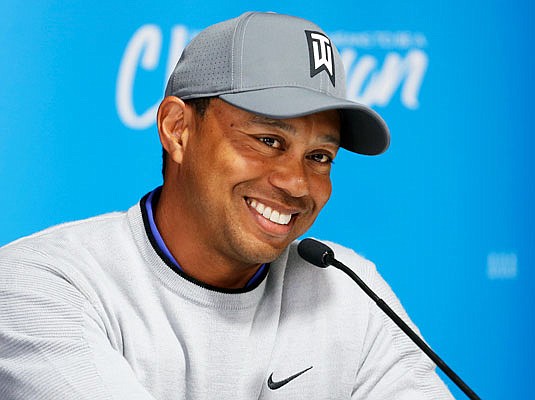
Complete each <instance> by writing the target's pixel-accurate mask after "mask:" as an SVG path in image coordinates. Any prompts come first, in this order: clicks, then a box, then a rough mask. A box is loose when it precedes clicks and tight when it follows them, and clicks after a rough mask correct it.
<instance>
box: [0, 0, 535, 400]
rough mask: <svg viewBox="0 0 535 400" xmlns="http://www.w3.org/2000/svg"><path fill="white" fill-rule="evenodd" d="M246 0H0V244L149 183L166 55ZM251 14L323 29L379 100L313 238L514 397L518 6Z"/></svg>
mask: <svg viewBox="0 0 535 400" xmlns="http://www.w3.org/2000/svg"><path fill="white" fill-rule="evenodd" d="M288 3H290V4H288ZM251 7H252V6H251V5H250V2H246V1H233V2H232V3H230V4H228V3H227V2H221V1H214V0H205V1H203V2H201V3H197V2H180V1H176V0H175V1H169V0H161V1H159V2H157V7H156V6H155V3H150V2H146V1H133V0H130V1H128V2H121V1H115V2H98V1H96V2H91V4H90V2H83V1H74V0H73V1H53V0H47V1H29V2H25V3H20V2H15V1H9V0H8V1H7V2H6V1H4V2H2V3H0V21H1V23H0V52H1V57H0V89H1V93H2V95H1V96H0V129H1V134H0V188H1V195H0V208H1V209H2V213H1V214H0V245H2V244H5V243H8V242H9V241H11V240H14V239H16V238H18V237H20V236H23V235H26V234H29V233H32V232H34V231H36V230H39V229H42V228H45V227H47V226H49V225H52V224H57V223H60V222H64V221H69V220H74V219H80V218H83V217H89V216H92V215H95V214H99V213H103V212H107V211H112V210H123V209H126V208H128V207H129V206H130V205H132V204H134V203H135V202H136V201H138V199H139V198H140V196H141V195H143V194H144V193H146V192H147V191H149V190H151V189H152V188H153V187H155V186H157V185H159V184H160V183H161V175H160V146H159V142H158V137H157V133H156V128H155V125H154V123H153V120H154V111H155V110H154V106H155V105H156V104H158V102H159V101H160V100H161V98H162V94H163V88H164V86H165V82H166V78H167V75H168V73H169V68H170V66H173V65H174V63H175V61H176V59H177V58H178V55H179V54H180V51H181V49H182V48H183V46H184V44H185V43H186V42H187V41H188V40H189V39H190V38H191V36H192V35H194V34H195V33H196V32H197V31H198V30H200V29H202V28H204V27H206V26H207V25H210V24H212V23H215V22H218V21H220V20H223V19H227V18H230V17H234V16H236V15H239V14H241V13H242V12H243V11H246V10H248V9H249V8H251ZM254 8H255V9H258V10H262V11H268V10H271V11H277V12H282V13H289V14H294V15H299V16H302V17H305V18H308V19H311V20H313V21H315V22H316V23H318V24H319V25H320V26H322V27H323V28H324V29H325V30H326V31H327V32H328V33H330V34H331V35H332V38H333V40H334V41H335V43H336V44H337V45H338V46H339V48H340V50H341V52H342V54H343V57H344V62H345V64H346V68H347V70H348V91H349V94H350V96H351V97H352V98H354V99H357V100H359V101H364V102H366V103H368V104H369V105H371V106H373V107H374V108H375V109H376V110H377V111H379V112H380V113H381V114H382V115H383V116H384V118H385V119H386V121H387V122H388V124H389V126H390V128H391V132H392V144H391V148H390V150H389V151H388V152H387V153H385V154H384V155H381V156H379V157H365V156H357V155H354V154H350V153H347V152H345V151H342V152H341V153H340V156H339V157H338V158H337V160H336V164H335V166H334V170H333V181H334V193H333V197H332V199H331V202H330V203H329V204H328V206H327V207H326V209H325V210H324V212H323V214H322V216H321V217H320V218H319V219H318V221H317V223H316V224H315V225H314V227H313V228H312V231H311V232H310V234H311V235H313V236H316V237H320V238H325V239H330V240H334V241H338V242H340V243H342V244H345V245H347V246H350V247H352V248H354V249H356V250H357V251H358V252H360V253H362V254H364V255H365V256H367V257H368V258H370V259H372V260H373V261H375V262H376V264H377V265H378V268H379V270H380V271H381V272H382V274H383V275H384V276H385V278H386V279H387V280H388V281H389V283H390V284H391V286H392V287H393V288H394V290H395V291H396V293H397V294H398V295H399V297H400V298H401V300H402V302H403V303H404V305H405V306H406V308H407V309H408V311H409V313H410V315H411V316H412V318H413V319H414V320H415V322H416V323H417V324H418V325H419V327H420V328H421V330H422V332H423V333H424V335H425V337H426V339H427V341H428V342H429V343H430V344H431V345H432V346H433V347H434V349H435V350H436V351H437V352H438V353H439V354H440V355H441V356H442V357H443V358H444V359H445V360H446V362H448V363H449V364H450V365H451V366H452V367H453V368H454V369H455V370H456V371H457V372H458V373H459V374H460V375H461V376H462V377H463V378H464V379H465V380H466V381H467V382H468V383H469V384H470V385H471V386H472V387H473V388H474V389H475V390H476V391H477V392H478V393H479V394H480V395H481V397H482V398H485V399H503V398H509V399H512V398H529V397H530V394H529V393H531V392H532V390H531V386H530V383H532V382H533V379H534V378H535V376H534V373H533V371H534V369H533V368H532V367H531V363H529V360H531V359H532V358H533V356H534V355H535V354H534V353H535V352H534V349H533V346H534V340H533V338H534V333H535V332H534V313H533V311H532V306H530V304H533V303H534V294H533V291H534V289H535V287H534V286H535V285H534V283H535V278H534V272H533V266H534V262H535V251H534V248H535V246H534V244H535V240H534V232H535V229H534V223H535V215H534V207H533V202H534V200H535V193H534V186H535V185H534V184H533V183H534V182H533V181H534V175H535V174H534V161H533V158H532V157H531V149H532V148H533V145H534V138H533V134H532V132H531V128H530V123H531V122H532V115H531V114H532V113H531V110H532V108H533V103H534V102H533V100H532V94H533V93H534V91H535V84H534V79H533V71H534V70H535V65H534V58H533V50H534V49H535V46H534V31H533V27H532V21H533V16H534V13H533V6H532V5H531V3H528V2H524V3H522V2H512V3H509V4H508V5H507V6H506V5H505V4H504V3H503V2H498V1H483V0H475V1H472V2H468V3H465V2H461V1H449V2H447V3H446V2H444V3H442V2H441V3H439V4H435V2H428V1H424V0H420V1H412V2H399V1H377V2H361V1H355V0H353V1H336V2H332V1H331V2H320V1H317V0H316V1H310V0H309V1H302V0H298V1H294V2H276V1H269V2H267V1H257V2H255V5H254ZM356 290H357V289H356ZM447 383H448V385H449V386H450V387H451V388H452V391H453V392H454V394H455V395H456V397H458V398H463V397H464V396H463V395H462V393H461V392H460V391H458V390H457V389H455V388H453V385H452V384H450V382H449V381H447Z"/></svg>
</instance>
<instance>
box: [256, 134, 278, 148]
mask: <svg viewBox="0 0 535 400" xmlns="http://www.w3.org/2000/svg"><path fill="white" fill-rule="evenodd" d="M258 140H260V141H261V142H262V143H264V144H265V145H267V146H269V147H273V148H275V149H280V148H281V147H282V143H281V142H280V140H278V139H275V138H272V137H261V138H259V139H258Z"/></svg>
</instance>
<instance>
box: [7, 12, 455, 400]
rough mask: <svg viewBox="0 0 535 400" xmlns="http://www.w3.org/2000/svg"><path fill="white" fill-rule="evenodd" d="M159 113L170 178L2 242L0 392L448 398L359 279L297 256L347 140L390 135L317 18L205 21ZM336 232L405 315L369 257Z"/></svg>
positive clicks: (355, 142)
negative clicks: (89, 214)
mask: <svg viewBox="0 0 535 400" xmlns="http://www.w3.org/2000/svg"><path fill="white" fill-rule="evenodd" d="M157 122H158V131H159V134H160V139H161V143H162V146H163V149H164V168H163V170H164V184H163V186H162V187H159V188H157V189H155V190H154V191H152V192H150V193H148V194H147V195H145V196H144V197H143V198H142V199H141V201H140V202H139V204H137V205H135V206H133V207H132V208H130V209H129V210H128V211H127V212H123V213H112V214H107V215H103V216H99V217H95V218H91V219H88V220H85V221H78V222H73V223H68V224H64V225H61V226H57V227H53V228H50V229H48V230H45V231H43V232H40V233H37V234H35V235H32V236H30V237H27V238H23V239H20V240H18V241H16V242H14V243H11V244H9V245H7V246H5V247H3V248H2V249H0V306H1V310H2V312H1V313H0V394H1V397H2V399H34V398H35V399H54V400H56V399H112V398H113V399H192V400H197V399H244V400H245V399H247V400H249V399H307V400H309V399H368V400H373V399H377V400H378V399H410V400H418V399H449V398H451V395H450V394H449V392H448V390H447V389H446V387H445V386H444V384H443V383H442V381H441V380H440V379H439V378H438V377H437V375H436V374H435V368H434V365H433V364H432V363H431V361H430V360H429V359H428V358H427V357H426V356H425V355H424V354H423V353H421V352H420V350H419V349H418V348H416V346H415V345H413V344H412V342H411V341H410V339H408V338H406V337H405V335H404V334H403V333H402V332H401V331H400V330H399V329H398V328H397V327H396V326H395V325H394V324H393V323H392V322H391V321H390V320H389V319H388V318H387V317H386V316H385V315H384V314H383V313H382V312H381V311H380V310H379V309H378V308H377V307H376V306H375V304H373V302H372V301H371V300H369V299H368V298H367V296H366V295H365V294H364V293H363V292H361V291H360V290H359V289H358V288H356V287H355V286H354V285H353V283H352V282H351V281H350V280H349V279H347V278H346V277H345V276H341V274H337V273H332V271H325V270H320V269H317V268H314V267H312V266H310V265H309V264H307V262H305V261H304V260H302V259H301V258H300V257H299V256H298V254H297V251H296V245H297V243H296V239H297V238H298V237H299V236H300V235H302V234H303V233H305V232H306V231H307V230H308V228H309V227H310V226H311V225H312V223H313V222H314V220H315V219H316V217H317V216H318V213H319V212H320V211H321V209H322V208H323V206H324V205H325V203H326V202H327V201H328V199H329V196H330V194H331V180H330V171H331V164H332V161H333V159H334V158H335V157H336V154H337V152H338V150H339V148H340V147H342V148H345V149H346V150H349V151H352V152H356V153H361V154H367V155H374V154H379V153H381V152H383V151H385V150H386V149H387V147H388V143H389V133H388V130H387V128H386V125H385V124H384V122H383V120H382V119H381V118H380V117H379V116H378V115H377V114H376V113H375V112H373V111H372V110H370V109H369V108H367V107H365V106H363V105H360V104H357V103H354V102H351V101H349V100H347V99H346V98H345V78H344V70H343V65H342V63H341V60H340V56H339V54H338V52H337V50H336V49H335V47H334V46H333V44H332V43H331V41H330V39H329V38H328V37H327V36H326V35H325V33H324V32H323V31H322V30H321V29H320V28H319V27H318V26H316V25H314V24H312V23H311V22H309V21H306V20H302V19H299V18H295V17H290V16H284V15H278V14H274V13H247V14H244V15H242V16H240V17H238V18H236V19H233V20H229V21H225V22H222V23H220V24H217V25H214V26H211V27H209V28H207V29H206V30H204V31H202V32H201V33H200V34H199V35H198V36H197V37H196V38H195V39H194V40H193V41H192V42H191V43H190V45H189V46H188V47H187V48H186V49H185V50H184V52H183V55H182V57H181V59H180V60H179V62H178V64H177V66H176V68H175V70H174V72H173V73H172V75H171V77H170V79H169V83H168V86H167V89H166V96H165V98H164V99H163V101H162V103H161V105H160V108H159V111H158V117H157ZM333 246H334V247H335V249H336V253H337V256H338V258H340V259H341V260H342V261H343V262H345V263H347V264H348V265H351V266H352V267H353V268H354V269H355V270H356V271H357V272H358V273H359V275H360V276H361V277H362V278H363V280H365V281H366V282H367V283H368V284H369V285H370V286H371V287H372V288H373V289H374V290H375V291H376V292H377V293H378V294H379V295H380V297H382V298H383V299H385V300H386V301H387V303H389V304H390V305H391V306H392V307H393V308H394V309H396V311H397V312H398V313H400V314H401V315H402V316H403V318H404V319H406V320H407V322H409V323H410V321H409V319H408V317H407V315H406V314H405V313H404V311H403V309H402V307H401V305H400V304H399V302H398V301H397V299H396V297H395V295H394V294H393V293H392V291H391V290H390V288H389V287H388V285H387V284H386V283H385V282H384V281H383V280H382V278H381V277H380V276H379V274H378V273H377V271H376V269H375V267H374V265H373V264H372V263H370V262H369V261H367V260H365V259H363V258H361V257H360V256H358V255H356V254H355V253H354V252H352V251H351V250H348V249H345V248H343V247H340V246H337V245H334V244H333Z"/></svg>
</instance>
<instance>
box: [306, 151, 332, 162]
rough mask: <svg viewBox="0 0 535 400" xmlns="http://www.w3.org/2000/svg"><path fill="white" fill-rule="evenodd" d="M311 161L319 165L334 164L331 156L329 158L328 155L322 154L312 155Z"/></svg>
mask: <svg viewBox="0 0 535 400" xmlns="http://www.w3.org/2000/svg"><path fill="white" fill-rule="evenodd" d="M310 159H311V160H313V161H316V162H318V163H321V164H332V163H334V161H333V158H332V157H331V156H329V155H328V154H322V153H318V154H312V155H311V156H310Z"/></svg>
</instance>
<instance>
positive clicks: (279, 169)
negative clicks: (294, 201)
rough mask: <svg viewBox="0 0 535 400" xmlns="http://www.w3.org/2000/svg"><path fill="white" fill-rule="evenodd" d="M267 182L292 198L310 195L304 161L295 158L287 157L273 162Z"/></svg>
mask: <svg viewBox="0 0 535 400" xmlns="http://www.w3.org/2000/svg"><path fill="white" fill-rule="evenodd" d="M269 182H270V183H271V184H272V185H273V186H275V187H277V188H279V189H281V190H282V191H284V192H285V193H287V194H288V195H290V196H292V197H303V196H306V195H308V194H309V193H310V185H309V178H308V176H307V173H306V166H305V160H304V159H299V158H297V157H290V156H288V157H284V158H283V159H278V160H277V161H275V164H274V165H273V170H272V172H271V174H270V176H269Z"/></svg>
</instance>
